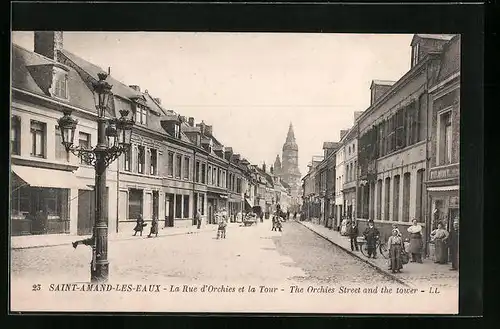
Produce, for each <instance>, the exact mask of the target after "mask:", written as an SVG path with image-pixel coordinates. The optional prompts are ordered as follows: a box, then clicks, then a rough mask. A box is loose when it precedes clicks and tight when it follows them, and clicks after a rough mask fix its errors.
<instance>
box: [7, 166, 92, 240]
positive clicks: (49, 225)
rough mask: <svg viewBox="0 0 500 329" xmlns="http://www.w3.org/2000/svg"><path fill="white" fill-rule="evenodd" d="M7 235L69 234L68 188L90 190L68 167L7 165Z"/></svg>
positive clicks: (69, 190)
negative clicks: (55, 168) (8, 194)
mask: <svg viewBox="0 0 500 329" xmlns="http://www.w3.org/2000/svg"><path fill="white" fill-rule="evenodd" d="M11 170H12V172H11V178H12V179H11V189H10V192H11V235H12V236H19V235H38V234H69V233H70V197H71V189H79V190H91V188H90V187H89V186H87V185H85V184H84V183H82V182H80V181H79V180H78V178H77V177H76V176H75V175H74V174H73V173H72V172H69V171H62V170H51V169H44V168H36V167H29V166H17V165H12V166H11Z"/></svg>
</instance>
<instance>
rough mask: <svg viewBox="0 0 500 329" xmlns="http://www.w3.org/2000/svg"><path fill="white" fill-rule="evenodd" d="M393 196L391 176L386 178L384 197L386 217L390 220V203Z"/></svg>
mask: <svg viewBox="0 0 500 329" xmlns="http://www.w3.org/2000/svg"><path fill="white" fill-rule="evenodd" d="M390 198H391V178H390V177H387V178H386V179H385V199H384V205H385V208H384V219H385V220H389V218H390V214H389V205H390V200H391V199H390Z"/></svg>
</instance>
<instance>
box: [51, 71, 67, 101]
mask: <svg viewBox="0 0 500 329" xmlns="http://www.w3.org/2000/svg"><path fill="white" fill-rule="evenodd" d="M54 96H55V97H58V98H64V99H67V98H68V75H67V74H66V72H56V73H54Z"/></svg>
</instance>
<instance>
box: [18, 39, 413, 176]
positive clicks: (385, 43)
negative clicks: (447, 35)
mask: <svg viewBox="0 0 500 329" xmlns="http://www.w3.org/2000/svg"><path fill="white" fill-rule="evenodd" d="M412 36H413V35H412V34H332V33H206V32H203V33H202V32H64V33H63V44H64V48H65V49H67V50H68V51H70V52H72V53H74V54H75V55H78V56H80V57H82V58H84V59H86V60H87V61H89V62H92V63H94V64H96V65H99V66H100V67H102V68H103V69H105V70H107V68H108V67H110V68H111V75H112V76H113V77H115V78H116V79H118V80H120V81H122V82H124V83H125V84H127V85H139V86H140V88H141V91H144V90H146V89H147V90H148V92H149V94H151V95H152V96H153V97H158V98H160V99H161V102H162V105H163V106H164V107H165V108H166V109H173V110H175V111H176V112H178V113H180V114H181V115H185V116H186V117H194V118H195V121H196V123H198V122H201V120H203V121H204V122H205V123H206V124H208V125H212V126H213V132H214V135H215V136H216V138H217V139H218V140H219V141H220V142H221V143H223V144H224V145H225V146H229V147H232V148H233V150H234V151H235V152H236V153H240V154H241V155H242V156H243V157H245V158H247V159H248V160H249V161H250V162H252V163H253V164H258V165H262V163H263V162H266V164H267V165H268V167H269V165H272V164H273V163H274V159H275V158H276V155H277V154H279V155H280V158H281V152H282V151H281V149H282V146H283V143H284V142H285V139H286V134H287V132H288V126H289V124H290V122H291V123H292V124H293V127H294V132H295V138H296V142H297V144H298V148H299V170H300V172H301V173H302V175H305V174H306V173H307V164H308V163H309V162H310V161H311V158H312V156H314V155H322V154H323V150H322V146H323V142H325V141H330V142H337V141H339V137H340V130H341V129H349V128H350V127H352V125H353V123H354V112H355V111H364V110H366V109H367V108H368V106H369V103H370V84H371V81H372V80H394V81H396V80H398V79H399V78H401V77H402V76H403V75H404V74H405V73H406V72H407V71H408V70H409V69H410V54H411V48H410V42H411V39H412ZM12 41H13V43H15V44H17V45H19V46H22V47H24V48H26V49H28V50H33V32H13V34H12Z"/></svg>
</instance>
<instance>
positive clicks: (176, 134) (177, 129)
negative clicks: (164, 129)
mask: <svg viewBox="0 0 500 329" xmlns="http://www.w3.org/2000/svg"><path fill="white" fill-rule="evenodd" d="M174 137H175V138H181V125H180V124H178V123H176V124H174Z"/></svg>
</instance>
